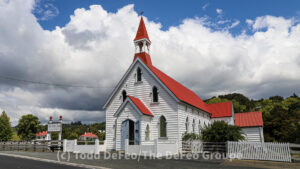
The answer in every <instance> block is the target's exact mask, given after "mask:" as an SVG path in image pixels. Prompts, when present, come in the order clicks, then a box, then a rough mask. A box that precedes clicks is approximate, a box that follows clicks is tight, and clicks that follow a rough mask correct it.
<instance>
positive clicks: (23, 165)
mask: <svg viewBox="0 0 300 169" xmlns="http://www.w3.org/2000/svg"><path fill="white" fill-rule="evenodd" d="M19 168H20V169H82V168H79V167H73V166H67V165H61V164H55V163H47V162H42V161H36V160H29V159H22V158H16V157H8V156H2V155H0V169H19Z"/></svg>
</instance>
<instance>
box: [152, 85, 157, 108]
mask: <svg viewBox="0 0 300 169" xmlns="http://www.w3.org/2000/svg"><path fill="white" fill-rule="evenodd" d="M154 89H156V93H157V95H156V96H157V101H154ZM151 103H154V104H155V103H159V90H158V88H157V87H156V86H153V87H152V92H151Z"/></svg>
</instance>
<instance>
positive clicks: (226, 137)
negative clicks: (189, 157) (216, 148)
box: [201, 121, 245, 142]
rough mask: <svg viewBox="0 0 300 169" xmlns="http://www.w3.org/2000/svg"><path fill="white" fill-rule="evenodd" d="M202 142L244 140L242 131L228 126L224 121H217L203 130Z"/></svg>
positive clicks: (236, 127)
mask: <svg viewBox="0 0 300 169" xmlns="http://www.w3.org/2000/svg"><path fill="white" fill-rule="evenodd" d="M201 133H202V135H201V140H203V141H205V142H226V141H239V140H244V139H245V138H244V136H243V135H242V129H241V128H240V127H238V126H233V125H230V124H227V123H226V122H224V121H215V122H213V123H212V124H210V125H208V126H205V127H204V128H203V129H201Z"/></svg>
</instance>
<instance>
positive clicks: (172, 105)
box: [106, 61, 178, 150]
mask: <svg viewBox="0 0 300 169" xmlns="http://www.w3.org/2000/svg"><path fill="white" fill-rule="evenodd" d="M138 67H140V68H141V69H142V82H139V83H136V79H135V75H136V69H137V68H138ZM153 86H156V87H157V88H158V91H159V103H152V97H151V92H152V87H153ZM123 90H126V92H127V94H128V95H130V96H133V97H136V98H139V99H140V100H141V101H142V102H143V103H144V105H145V106H146V107H147V108H148V109H149V110H150V111H151V112H152V113H153V115H154V117H150V119H148V121H150V122H151V123H150V137H151V139H155V138H158V134H159V133H158V120H159V117H160V116H161V115H164V116H165V118H166V120H167V136H168V139H169V140H174V139H177V109H178V107H177V102H176V100H175V99H174V98H173V97H172V96H171V95H170V94H169V93H168V92H167V91H166V90H165V88H163V86H161V84H160V83H159V82H158V81H157V80H156V79H155V78H154V77H153V76H152V75H151V74H150V73H149V72H148V70H146V68H145V67H144V65H143V64H141V63H140V62H139V61H137V62H135V65H133V67H132V69H131V70H129V73H128V75H127V77H125V79H124V81H123V83H122V84H121V85H120V86H119V88H118V90H117V91H116V93H115V95H114V96H113V97H112V99H111V101H110V102H109V103H108V105H107V107H106V131H107V132H106V140H107V150H113V149H116V148H117V147H116V144H115V141H114V127H113V126H114V121H115V119H116V118H115V117H114V116H113V115H114V113H115V112H116V111H117V110H118V108H119V107H120V105H121V104H122V102H123V100H122V91H123ZM146 118H147V117H146ZM119 123H121V122H119V120H118V124H119ZM145 128H146V126H145V123H144V122H141V128H140V132H141V133H140V134H141V136H142V137H141V139H142V141H143V140H144V137H145V136H144V134H145ZM117 131H118V132H117V135H119V134H120V128H117ZM117 137H118V136H117ZM117 144H118V143H117Z"/></svg>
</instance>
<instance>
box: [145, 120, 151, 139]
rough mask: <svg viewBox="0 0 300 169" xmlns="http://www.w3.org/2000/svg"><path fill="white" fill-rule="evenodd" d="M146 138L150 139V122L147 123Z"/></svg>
mask: <svg viewBox="0 0 300 169" xmlns="http://www.w3.org/2000/svg"><path fill="white" fill-rule="evenodd" d="M145 140H146V141H148V140H150V127H149V124H147V127H146V130H145Z"/></svg>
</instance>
